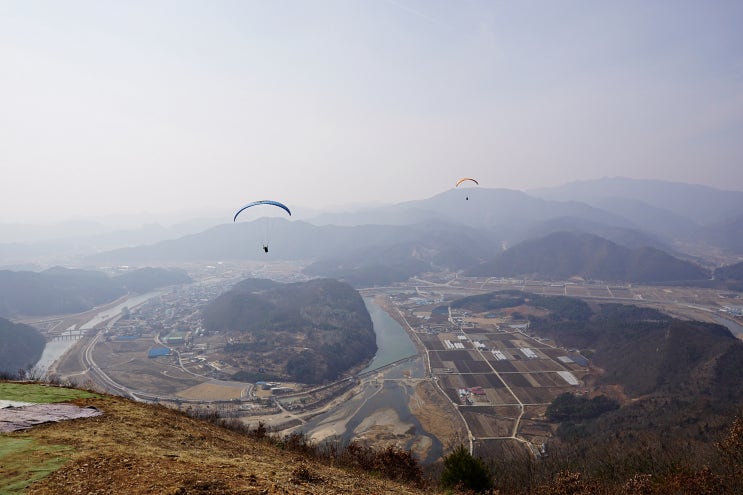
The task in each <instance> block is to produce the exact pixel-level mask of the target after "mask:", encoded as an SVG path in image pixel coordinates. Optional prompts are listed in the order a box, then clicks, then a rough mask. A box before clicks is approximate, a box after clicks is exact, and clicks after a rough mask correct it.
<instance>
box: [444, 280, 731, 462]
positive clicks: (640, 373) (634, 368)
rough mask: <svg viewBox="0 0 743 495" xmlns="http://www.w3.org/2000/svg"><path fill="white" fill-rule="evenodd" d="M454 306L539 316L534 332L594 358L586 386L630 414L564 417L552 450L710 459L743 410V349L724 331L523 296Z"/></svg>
mask: <svg viewBox="0 0 743 495" xmlns="http://www.w3.org/2000/svg"><path fill="white" fill-rule="evenodd" d="M451 306H452V307H458V308H462V309H465V310H467V311H470V312H473V313H482V312H498V313H501V314H512V313H513V312H517V313H518V314H519V318H528V319H529V322H530V326H529V332H530V333H532V334H534V335H536V336H539V337H541V338H545V339H551V340H552V341H554V343H556V344H558V345H559V346H561V347H563V348H568V349H578V350H580V351H581V353H582V354H583V355H584V356H586V357H589V358H590V364H591V366H590V371H591V372H590V374H589V375H588V376H587V377H585V378H584V385H583V386H582V387H581V389H584V390H585V391H586V392H587V393H588V395H589V396H590V397H599V396H601V395H606V396H607V397H611V398H612V399H614V400H616V401H617V402H618V404H620V405H621V407H619V408H617V409H614V410H607V411H605V412H604V413H603V414H601V415H599V416H598V417H590V418H586V417H574V418H569V419H568V420H562V422H561V424H560V426H559V428H558V430H557V432H558V439H555V440H550V445H551V446H552V447H554V448H555V449H556V448H557V446H559V448H560V449H561V450H563V451H565V452H564V455H566V456H568V457H571V458H572V457H575V458H580V459H581V461H580V462H585V463H587V464H590V463H592V462H593V460H592V459H596V458H599V457H600V456H602V455H611V456H615V457H616V458H622V459H624V460H623V461H622V462H620V463H618V464H620V465H623V462H625V461H626V462H627V464H626V466H630V465H632V464H631V463H632V462H639V461H642V458H645V459H647V458H649V457H651V454H652V456H660V457H663V458H668V454H663V453H662V452H661V451H662V450H665V451H666V452H671V451H673V450H674V449H675V450H678V451H679V452H681V451H694V452H697V453H699V455H702V454H705V455H706V454H708V453H710V452H711V451H712V450H714V442H715V441H716V440H717V439H719V438H720V437H721V435H723V434H724V432H725V430H726V429H727V427H728V425H729V424H730V422H731V421H732V418H733V417H734V416H735V414H736V413H738V412H739V410H740V404H741V403H743V387H742V386H741V380H743V342H741V341H740V340H739V339H737V338H735V336H734V335H732V334H731V333H730V331H729V330H728V329H726V328H725V327H723V326H720V325H715V324H711V323H703V322H697V321H686V320H679V319H676V318H673V317H671V316H668V315H666V314H664V313H662V312H660V311H658V310H656V309H652V308H647V307H638V306H632V305H622V304H597V303H592V304H588V303H586V302H585V301H582V300H579V299H575V298H569V297H562V296H543V295H537V294H531V293H526V292H521V291H500V292H495V293H488V294H482V295H477V296H471V297H468V298H463V299H460V300H457V301H454V302H452V303H451ZM656 446H657V448H658V449H659V451H658V452H655V448H656ZM651 448H652V449H653V452H650V451H649V450H644V449H651ZM684 449H685V450H684ZM609 452H611V454H609ZM656 458H658V457H656ZM615 461H616V459H615ZM626 466H625V467H626Z"/></svg>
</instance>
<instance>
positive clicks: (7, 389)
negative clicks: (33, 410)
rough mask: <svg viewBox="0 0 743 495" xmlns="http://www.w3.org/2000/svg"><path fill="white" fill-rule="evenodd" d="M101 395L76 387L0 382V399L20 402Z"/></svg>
mask: <svg viewBox="0 0 743 495" xmlns="http://www.w3.org/2000/svg"><path fill="white" fill-rule="evenodd" d="M88 397H101V396H100V395H98V394H94V393H92V392H86V391H84V390H76V389H74V388H63V387H54V386H51V385H40V384H34V383H0V399H2V400H13V401H18V402H37V403H48V402H66V401H70V400H73V399H84V398H88Z"/></svg>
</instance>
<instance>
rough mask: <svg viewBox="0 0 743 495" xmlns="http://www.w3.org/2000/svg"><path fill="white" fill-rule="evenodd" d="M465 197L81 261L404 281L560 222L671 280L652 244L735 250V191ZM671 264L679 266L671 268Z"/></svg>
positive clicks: (742, 217) (741, 255) (477, 257)
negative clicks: (244, 263) (232, 265)
mask: <svg viewBox="0 0 743 495" xmlns="http://www.w3.org/2000/svg"><path fill="white" fill-rule="evenodd" d="M466 196H467V198H468V199H465V194H463V192H462V191H460V190H456V189H451V190H448V191H445V192H443V193H441V194H438V195H436V196H433V197H431V198H428V199H424V200H416V201H408V202H403V203H399V204H395V205H385V206H377V207H368V208H365V209H360V210H356V211H348V212H344V213H332V214H331V213H325V214H316V215H314V216H307V217H306V218H302V219H300V220H294V221H287V220H284V219H281V218H271V219H269V218H262V219H259V220H255V221H252V222H237V223H224V224H221V225H216V226H213V227H210V228H208V229H206V230H201V231H193V232H191V233H189V234H188V235H183V236H180V237H173V238H170V239H162V237H160V238H159V239H157V237H156V236H155V237H152V238H151V239H153V240H152V241H151V242H149V243H147V242H145V243H142V242H141V240H142V238H141V236H140V237H137V236H135V235H129V236H128V237H127V236H126V235H122V236H121V237H120V238H119V239H118V242H119V245H120V246H121V247H119V248H117V249H109V250H105V249H97V250H98V252H97V253H91V251H90V249H89V246H88V249H87V250H86V251H85V253H84V254H83V255H81V256H82V257H81V258H78V260H79V261H80V263H82V264H87V265H100V264H128V265H135V266H142V265H155V264H158V263H163V262H173V261H175V262H182V261H194V260H202V261H209V262H211V261H219V260H240V259H253V260H267V261H269V260H286V259H302V260H306V261H309V262H310V265H309V266H308V268H307V273H308V274H310V275H312V276H326V277H327V276H329V277H335V278H339V279H342V280H346V281H348V282H349V283H352V284H353V285H354V286H357V287H359V286H364V285H379V284H387V283H392V282H396V281H400V280H405V279H406V278H408V277H410V276H411V275H416V274H419V273H422V272H425V271H438V270H451V271H460V270H464V271H468V272H473V270H475V268H474V267H476V266H478V265H480V264H482V263H485V262H490V261H492V260H493V259H494V258H495V257H496V256H497V255H498V254H499V253H501V252H502V251H504V250H505V249H507V248H510V247H515V246H516V245H518V244H519V243H522V242H525V241H531V240H534V239H539V238H542V237H545V236H549V235H550V234H554V233H558V232H575V233H585V234H590V235H594V236H598V237H601V238H603V239H606V240H608V241H610V242H611V243H613V244H616V245H618V246H622V247H625V248H628V249H630V250H632V252H633V254H632V255H631V256H630V255H629V254H626V253H625V254H622V256H630V257H632V256H634V258H635V259H634V261H632V264H633V265H634V266H637V267H641V266H643V263H644V264H647V265H655V264H657V263H660V264H662V265H664V266H663V267H661V268H657V269H656V268H653V269H652V270H650V271H651V272H653V273H656V274H657V275H658V276H659V278H660V279H668V280H680V279H682V278H683V277H686V276H688V275H689V274H692V272H693V270H691V268H690V267H689V265H688V264H684V263H679V264H675V265H674V264H672V263H670V261H671V260H670V259H669V258H666V257H664V256H661V255H660V254H659V253H658V251H663V252H665V253H667V254H668V255H669V256H673V257H674V258H678V259H680V260H682V261H685V262H690V261H693V262H695V263H696V264H699V265H701V266H703V267H704V268H705V269H707V270H712V269H714V268H715V267H718V266H721V265H724V264H730V263H734V262H738V261H741V260H742V259H743V192H736V191H721V190H718V189H713V188H709V187H704V186H696V185H691V184H681V183H674V182H664V181H651V180H634V179H625V178H605V179H599V180H594V181H582V182H574V183H570V184H565V185H563V186H560V187H556V188H549V189H541V190H534V191H529V192H528V193H527V192H522V191H514V190H508V189H487V188H470V189H468V191H467V194H466ZM268 223H271V224H272V225H273V227H272V235H271V238H270V242H269V244H270V252H269V253H264V252H263V250H262V249H261V246H262V243H263V239H262V234H261V233H262V232H264V231H266V225H267V224H268ZM122 234H123V233H122ZM130 234H133V233H130ZM111 236H112V237H113V235H112V234H111ZM127 239H128V241H131V242H128V241H127ZM138 239H139V241H140V242H136V241H137V240H138ZM45 242H47V241H45ZM48 242H50V243H51V244H38V243H37V244H33V245H28V244H22V243H21V244H11V243H6V244H1V243H0V266H2V264H3V260H4V259H5V260H13V261H15V262H21V261H23V259H21V258H18V257H17V256H15V257H14V256H12V255H11V253H15V255H17V254H18V253H19V252H23V250H24V249H26V250H27V251H26V252H27V253H29V256H28V258H29V259H38V258H39V257H41V256H43V255H44V253H47V252H48V251H49V250H51V249H52V246H53V241H48ZM125 246H126V247H125ZM588 247H590V246H589V245H586V246H585V248H588ZM595 247H596V248H598V247H599V245H598V244H596V245H595ZM68 248H69V249H72V248H70V247H69V246H67V248H66V249H68ZM645 248H652V249H645ZM612 249H613V248H612ZM599 254H600V253H597V256H598V255H599ZM641 258H643V259H641ZM26 261H28V259H26ZM627 263H629V261H627V260H625V261H621V263H620V262H618V261H617V262H616V263H614V264H615V265H617V264H625V265H626V264H627ZM669 263H670V264H669ZM674 267H675V268H674ZM525 268H526V267H525ZM616 268H617V267H614V268H613V269H612V270H614V269H616ZM673 269H678V270H681V271H680V272H679V273H676V274H670V273H668V270H673ZM581 270H583V271H584V272H585V274H590V273H592V272H591V270H588V271H587V272H586V271H585V269H581ZM581 270H578V272H581ZM626 270H629V272H627V271H626ZM626 270H621V269H620V270H618V271H617V270H615V271H617V273H616V274H614V275H612V271H611V270H609V271H608V272H606V273H604V274H605V275H611V276H618V277H622V280H624V279H627V277H629V278H635V277H636V275H633V274H632V273H631V271H632V270H633V268H632V267H629V266H627V267H626ZM654 270H655V271H654ZM685 270H691V271H689V272H686V271H685ZM534 273H537V272H534ZM560 273H562V272H560ZM599 273H603V272H599ZM574 274H576V273H574ZM660 275H662V276H660ZM654 278H655V276H654Z"/></svg>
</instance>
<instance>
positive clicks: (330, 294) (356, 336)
mask: <svg viewBox="0 0 743 495" xmlns="http://www.w3.org/2000/svg"><path fill="white" fill-rule="evenodd" d="M204 324H205V327H206V329H207V330H209V331H220V332H226V333H228V334H229V335H230V336H231V338H232V343H231V344H229V345H228V346H227V349H226V350H227V351H228V352H230V353H231V357H232V359H233V360H235V361H237V362H238V363H240V366H241V368H242V369H243V370H244V372H245V373H252V374H256V373H259V372H261V373H262V372H265V373H271V374H273V375H279V376H284V377H288V378H290V379H292V380H295V381H300V382H304V383H318V382H322V381H323V380H332V379H335V378H337V377H338V376H339V374H341V373H343V372H346V371H348V370H350V369H352V368H354V367H357V366H360V365H363V364H365V363H366V362H368V361H369V360H370V359H371V358H372V357H374V354H375V353H376V351H377V345H376V336H375V334H374V327H373V325H372V322H371V317H370V316H369V312H368V311H367V310H366V306H365V305H364V301H363V299H362V298H361V296H360V295H359V293H358V292H356V290H354V289H353V288H352V287H351V286H350V285H348V284H346V283H343V282H339V281H337V280H333V279H316V280H311V281H309V282H298V283H292V284H276V283H275V282H260V281H257V280H255V279H250V280H247V281H244V282H242V283H239V284H237V285H236V286H235V287H234V288H233V289H232V290H230V291H228V292H226V293H224V294H222V295H220V296H219V297H217V298H216V299H215V300H214V301H213V302H212V303H211V304H209V305H208V306H207V308H206V309H205V310H204ZM258 363H262V365H260V368H258V366H259V364H258ZM261 370H263V371H261Z"/></svg>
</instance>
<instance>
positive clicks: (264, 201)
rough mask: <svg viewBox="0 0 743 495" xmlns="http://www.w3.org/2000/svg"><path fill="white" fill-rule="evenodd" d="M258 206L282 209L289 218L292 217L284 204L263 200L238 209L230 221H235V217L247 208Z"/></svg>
mask: <svg viewBox="0 0 743 495" xmlns="http://www.w3.org/2000/svg"><path fill="white" fill-rule="evenodd" d="M258 205H271V206H278V207H279V208H282V209H283V210H284V211H286V212H287V213H288V214H289V216H292V212H291V211H290V210H289V208H288V207H287V206H286V205H285V204H283V203H279V202H278V201H272V200H270V199H263V200H261V201H253V202H252V203H248V204H246V205H245V206H243V207H242V208H240V209H239V210H237V213H235V218H233V219H232V221H233V222H234V221H236V220H237V216H238V215H239V214H240V213H241V212H243V211H245V210H247V209H248V208H251V207H253V206H258Z"/></svg>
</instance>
